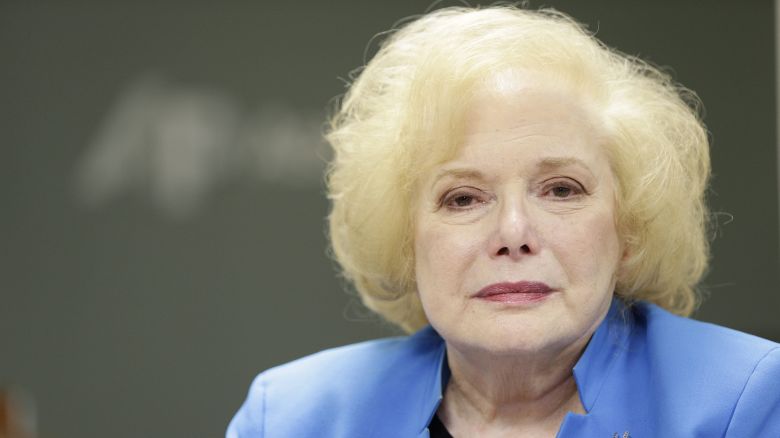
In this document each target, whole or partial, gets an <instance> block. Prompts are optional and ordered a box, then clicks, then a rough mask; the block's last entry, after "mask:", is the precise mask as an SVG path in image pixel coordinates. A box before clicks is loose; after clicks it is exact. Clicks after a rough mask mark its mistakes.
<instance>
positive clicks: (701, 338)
mask: <svg viewBox="0 0 780 438" xmlns="http://www.w3.org/2000/svg"><path fill="white" fill-rule="evenodd" d="M696 104H697V102H696V99H695V97H694V96H693V95H692V93H690V92H688V91H686V90H685V89H683V88H681V87H680V86H678V85H676V84H674V83H673V82H671V81H670V79H669V78H668V77H667V76H666V75H664V74H663V73H661V72H659V71H658V70H656V69H654V68H653V67H651V66H649V65H647V64H645V63H643V62H641V61H638V60H636V59H634V58H630V57H627V56H624V55H621V54H619V53H616V52H614V51H612V50H610V49H608V48H606V47H605V46H604V45H602V44H601V43H600V42H599V41H597V40H596V39H595V38H594V37H593V36H592V35H590V34H588V33H587V32H586V31H584V30H583V29H582V27H580V26H579V25H578V24H577V23H575V22H574V21H572V20H571V19H570V18H568V17H567V16H565V15H563V14H560V13H557V12H554V11H538V12H533V11H527V10H521V9H517V8H514V7H508V6H505V7H492V8H487V9H467V8H449V9H442V10H438V11H436V12H433V13H430V14H428V15H426V16H423V17H422V18H419V19H417V20H416V21H414V22H412V23H409V24H407V25H406V26H404V27H403V28H401V29H400V30H398V31H396V32H395V33H394V34H393V35H392V36H391V37H389V38H388V39H387V40H386V42H385V43H384V45H383V46H382V48H381V50H380V51H379V53H378V54H377V55H376V56H375V57H374V59H373V60H372V61H371V62H370V63H369V64H368V65H367V66H366V67H365V69H364V70H363V71H362V72H361V74H360V75H359V77H358V78H357V80H356V81H355V82H354V83H353V84H352V86H351V88H350V90H349V92H348V93H347V95H346V96H345V98H344V100H343V102H342V104H341V107H340V109H339V111H338V113H337V114H336V115H335V117H334V119H333V120H332V126H331V128H332V129H331V130H330V132H329V134H328V140H329V141H330V143H331V144H332V146H333V148H334V149H335V158H334V160H333V162H332V165H331V168H330V172H329V178H328V183H329V190H330V197H331V199H332V202H333V207H332V212H331V215H330V218H329V219H330V238H331V241H332V245H333V250H334V253H335V256H336V258H337V260H338V261H339V263H340V265H341V267H342V268H343V271H344V273H345V275H346V276H347V277H348V278H349V279H350V280H351V281H352V282H354V285H355V287H356V288H357V290H358V291H359V292H360V294H361V297H362V299H363V301H364V303H365V304H366V306H368V307H369V308H371V309H373V310H374V311H376V312H377V313H379V314H380V315H382V316H383V317H384V318H386V319H387V320H388V321H391V322H393V323H395V324H398V325H399V326H401V327H403V328H404V329H405V330H406V331H408V332H409V333H414V334H412V335H411V336H409V337H405V338H398V339H389V340H381V341H373V342H366V343H362V344H358V345H353V346H348V347H343V348H337V349H333V350H328V351H325V352H321V353H318V354H315V355H313V356H310V357H307V358H304V359H301V360H298V361H295V362H292V363H290V364H287V365H282V366H280V367H277V368H274V369H271V370H269V371H266V372H264V373H262V374H260V376H258V377H257V379H256V380H255V382H254V383H253V385H252V387H251V389H250V391H249V397H248V399H247V400H246V402H245V403H244V405H243V406H242V407H241V409H240V411H239V412H238V413H237V414H236V416H235V418H234V419H233V421H232V423H231V424H230V427H229V429H228V436H229V437H364V436H365V437H426V436H431V437H443V436H455V437H491V436H529V437H552V436H558V437H604V438H608V437H637V438H638V437H722V436H727V437H770V436H771V437H780V348H778V347H780V346H778V344H776V343H773V342H770V341H767V340H763V339H759V338H756V337H753V336H750V335H746V334H742V333H738V332H735V331H732V330H729V329H725V328H721V327H716V326H713V325H709V324H704V323H699V322H696V321H692V320H689V319H686V318H683V317H684V316H687V315H689V314H690V313H691V312H692V310H693V309H694V307H695V306H696V304H697V295H696V292H695V290H696V289H695V288H696V284H697V282H698V281H699V280H700V278H701V277H702V274H703V272H704V271H705V269H706V267H707V258H708V245H707V233H706V227H707V214H708V213H707V208H706V206H705V203H704V191H705V188H706V187H707V182H708V176H709V169H710V168H709V155H708V143H707V134H706V131H705V129H704V127H703V126H702V123H701V121H700V119H699V118H698V116H697V114H696V111H695V110H694V109H692V108H695V107H696ZM681 316H682V317H681Z"/></svg>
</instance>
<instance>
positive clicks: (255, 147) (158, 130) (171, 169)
mask: <svg viewBox="0 0 780 438" xmlns="http://www.w3.org/2000/svg"><path fill="white" fill-rule="evenodd" d="M323 121H324V116H323V114H321V113H316V112H305V111H296V110H294V109H293V108H290V107H289V106H286V105H284V104H264V105H262V106H260V107H259V108H258V109H256V110H254V111H242V109H241V107H240V106H239V104H238V103H237V102H236V101H235V100H234V99H233V98H231V97H230V96H228V95H227V94H226V93H224V92H220V91H215V90H207V89H197V88H181V87H179V88H177V87H175V86H172V85H171V84H168V83H166V82H165V81H164V80H162V79H161V78H159V77H152V76H147V77H143V78H141V79H139V80H138V81H137V82H135V83H133V84H132V85H131V86H129V87H128V88H127V89H126V90H125V91H124V92H123V93H122V94H121V95H120V97H119V99H118V102H117V103H116V105H115V107H114V108H113V109H112V110H110V111H109V112H108V114H107V117H106V119H105V121H104V123H103V124H102V125H101V126H100V128H99V129H98V132H97V134H96V136H95V138H94V140H93V142H92V144H91V145H90V146H89V147H88V148H87V151H86V154H85V155H84V157H83V158H82V159H81V163H80V166H79V169H78V175H77V177H78V193H79V197H80V198H81V199H82V200H83V201H85V202H87V203H88V204H90V205H101V204H104V203H106V202H108V201H110V200H112V199H115V198H118V197H120V196H122V195H125V194H128V193H135V194H141V195H142V196H144V197H148V198H149V199H150V200H151V201H152V202H153V203H154V205H156V206H157V207H159V208H160V209H161V210H162V211H163V212H164V213H166V214H167V215H170V216H174V217H186V216H188V215H192V214H194V213H196V212H198V211H199V210H201V209H202V208H204V207H206V206H207V202H208V200H209V198H210V196H211V195H213V194H214V193H215V192H216V191H217V189H218V188H219V187H220V186H222V185H224V184H225V183H227V182H231V181H236V180H244V181H247V180H249V181H250V182H261V183H270V184H283V185H287V186H315V187H316V186H317V185H318V184H319V182H320V181H321V180H322V172H323V169H324V165H325V162H326V161H327V157H326V155H327V153H328V149H327V148H326V146H325V143H324V141H323V140H322V126H323Z"/></svg>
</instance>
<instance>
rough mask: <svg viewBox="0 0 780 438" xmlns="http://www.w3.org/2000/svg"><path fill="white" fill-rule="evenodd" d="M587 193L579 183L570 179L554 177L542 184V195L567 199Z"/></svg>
mask: <svg viewBox="0 0 780 438" xmlns="http://www.w3.org/2000/svg"><path fill="white" fill-rule="evenodd" d="M585 193H587V192H586V191H585V189H584V188H583V187H582V185H580V183H578V182H576V181H574V180H570V179H556V180H554V181H550V182H549V184H547V185H545V186H544V190H543V191H542V195H544V196H550V197H553V198H556V199H569V198H574V197H577V196H579V195H582V194H585Z"/></svg>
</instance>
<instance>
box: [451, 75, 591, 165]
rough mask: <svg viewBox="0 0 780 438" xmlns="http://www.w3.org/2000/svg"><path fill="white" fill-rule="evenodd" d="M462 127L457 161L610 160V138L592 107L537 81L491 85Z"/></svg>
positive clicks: (477, 95) (501, 79) (473, 104)
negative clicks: (607, 139)
mask: <svg viewBox="0 0 780 438" xmlns="http://www.w3.org/2000/svg"><path fill="white" fill-rule="evenodd" d="M463 123H464V131H463V137H462V140H461V142H459V143H460V144H459V147H458V151H457V153H456V154H455V156H454V157H453V158H454V161H463V160H466V161H472V160H475V159H477V160H478V159H480V158H489V157H490V156H495V155H502V154H503V155H506V153H512V157H514V158H515V159H519V160H526V161H528V160H529V159H534V161H537V160H538V161H542V162H548V163H549V162H551V161H556V160H557V161H566V160H570V159H571V158H577V159H579V160H582V161H585V162H588V161H603V159H606V156H605V155H606V151H605V150H604V147H603V145H604V143H605V137H606V136H605V133H604V129H603V125H602V124H601V123H599V119H598V115H597V113H596V111H594V110H593V109H592V105H591V103H590V102H588V101H587V99H586V98H584V97H583V96H582V95H581V93H577V92H575V91H574V90H573V89H572V88H571V87H567V86H566V85H564V84H560V83H557V84H555V83H545V82H544V81H542V80H540V79H538V78H536V77H533V76H532V77H530V78H529V77H507V76H499V77H498V78H496V79H494V80H492V81H488V82H487V83H486V85H485V86H484V87H482V88H480V89H478V90H476V92H475V93H474V95H473V99H472V100H471V103H470V105H469V106H468V108H467V109H466V111H465V113H464V118H463ZM506 149H509V150H506ZM517 149H520V150H517ZM505 158H508V157H505Z"/></svg>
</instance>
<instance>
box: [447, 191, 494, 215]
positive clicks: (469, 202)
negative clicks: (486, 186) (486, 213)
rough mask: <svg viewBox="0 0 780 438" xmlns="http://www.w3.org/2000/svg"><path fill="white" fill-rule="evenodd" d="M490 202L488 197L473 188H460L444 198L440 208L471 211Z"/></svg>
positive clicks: (449, 192) (448, 193)
mask: <svg viewBox="0 0 780 438" xmlns="http://www.w3.org/2000/svg"><path fill="white" fill-rule="evenodd" d="M487 201H488V195H487V194H485V193H484V192H482V191H481V190H479V189H476V188H473V187H460V188H457V189H453V190H450V191H448V192H447V193H445V194H444V196H442V198H441V201H440V206H441V207H445V208H447V209H448V210H456V211H457V210H469V209H471V208H474V207H476V206H478V205H480V204H484V203H485V202H487Z"/></svg>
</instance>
